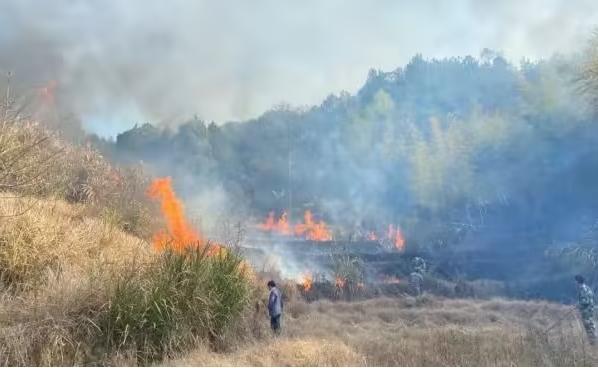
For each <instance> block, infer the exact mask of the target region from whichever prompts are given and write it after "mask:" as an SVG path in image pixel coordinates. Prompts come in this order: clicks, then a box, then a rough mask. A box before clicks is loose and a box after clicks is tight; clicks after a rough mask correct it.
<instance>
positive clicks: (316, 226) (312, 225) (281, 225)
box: [257, 210, 332, 241]
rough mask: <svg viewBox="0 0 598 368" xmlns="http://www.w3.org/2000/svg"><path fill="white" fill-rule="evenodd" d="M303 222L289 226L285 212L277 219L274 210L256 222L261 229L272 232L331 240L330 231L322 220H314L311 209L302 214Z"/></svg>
mask: <svg viewBox="0 0 598 368" xmlns="http://www.w3.org/2000/svg"><path fill="white" fill-rule="evenodd" d="M303 221H304V222H303V223H299V224H297V225H295V226H291V224H290V222H289V220H288V216H287V213H286V212H283V213H282V215H281V216H280V218H279V219H278V220H276V219H275V218H274V212H270V213H269V214H268V217H267V218H266V220H265V221H264V222H263V223H261V224H258V225H257V227H258V228H259V229H260V230H262V231H267V232H274V233H278V234H281V235H286V236H291V235H295V236H298V237H303V238H305V239H308V240H313V241H329V240H332V233H331V232H330V230H329V229H328V225H327V224H326V223H325V222H324V221H319V222H317V221H314V219H313V215H312V213H311V211H309V210H308V211H305V213H304V214H303Z"/></svg>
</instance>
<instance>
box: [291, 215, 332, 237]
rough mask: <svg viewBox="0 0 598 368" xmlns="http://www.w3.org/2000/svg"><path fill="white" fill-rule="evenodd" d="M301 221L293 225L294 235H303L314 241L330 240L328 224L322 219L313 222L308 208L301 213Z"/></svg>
mask: <svg viewBox="0 0 598 368" xmlns="http://www.w3.org/2000/svg"><path fill="white" fill-rule="evenodd" d="M303 221H304V223H302V224H297V225H296V226H295V235H297V236H304V237H305V238H306V239H308V240H314V241H329V240H332V234H331V233H330V230H328V225H326V223H325V222H324V221H320V222H315V221H314V220H313V215H312V214H311V211H310V210H307V211H305V213H304V214H303Z"/></svg>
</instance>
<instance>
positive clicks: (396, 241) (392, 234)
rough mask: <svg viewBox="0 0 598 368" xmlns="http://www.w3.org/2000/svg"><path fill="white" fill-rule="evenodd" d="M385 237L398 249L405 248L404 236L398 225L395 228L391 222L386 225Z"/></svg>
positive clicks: (402, 249)
mask: <svg viewBox="0 0 598 368" xmlns="http://www.w3.org/2000/svg"><path fill="white" fill-rule="evenodd" d="M386 237H387V238H388V239H389V240H390V241H391V243H392V244H393V245H394V247H395V248H396V249H397V250H398V251H400V252H402V251H404V250H405V238H403V233H402V232H401V229H400V228H399V227H398V226H397V227H396V228H395V226H394V225H392V224H391V225H388V231H387V233H386Z"/></svg>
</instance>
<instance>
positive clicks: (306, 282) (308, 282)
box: [301, 273, 314, 291]
mask: <svg viewBox="0 0 598 368" xmlns="http://www.w3.org/2000/svg"><path fill="white" fill-rule="evenodd" d="M313 283H314V278H313V276H312V274H311V273H306V274H305V275H303V276H302V277H301V285H302V286H303V291H310V290H311V287H312V285H313Z"/></svg>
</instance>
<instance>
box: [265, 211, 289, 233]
mask: <svg viewBox="0 0 598 368" xmlns="http://www.w3.org/2000/svg"><path fill="white" fill-rule="evenodd" d="M258 228H259V229H261V230H263V231H269V232H275V233H279V234H282V235H291V234H292V232H291V225H290V224H289V220H288V217H287V213H286V212H283V213H282V215H280V218H279V219H278V220H276V219H275V218H274V211H270V213H269V214H268V218H266V221H264V222H263V223H261V224H258Z"/></svg>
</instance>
